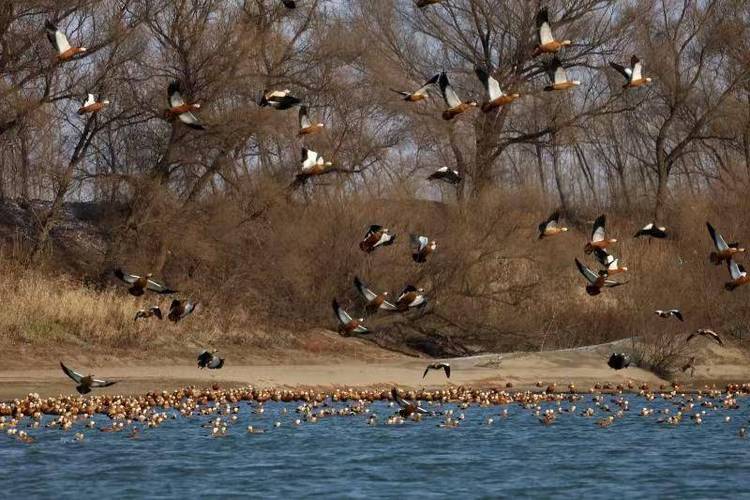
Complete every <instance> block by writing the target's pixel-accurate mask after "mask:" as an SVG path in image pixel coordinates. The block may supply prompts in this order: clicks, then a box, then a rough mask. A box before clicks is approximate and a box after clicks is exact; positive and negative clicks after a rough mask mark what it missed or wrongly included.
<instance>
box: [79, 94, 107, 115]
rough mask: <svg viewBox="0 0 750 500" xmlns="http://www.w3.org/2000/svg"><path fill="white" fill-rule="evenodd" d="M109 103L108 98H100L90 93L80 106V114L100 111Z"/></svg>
mask: <svg viewBox="0 0 750 500" xmlns="http://www.w3.org/2000/svg"><path fill="white" fill-rule="evenodd" d="M108 104H109V101H108V100H106V99H104V100H98V99H97V98H96V97H94V94H88V96H87V97H86V100H85V101H84V102H83V104H82V105H81V107H80V108H78V114H79V115H85V114H86V113H91V114H93V113H98V112H99V111H101V110H102V109H104V106H107V105H108Z"/></svg>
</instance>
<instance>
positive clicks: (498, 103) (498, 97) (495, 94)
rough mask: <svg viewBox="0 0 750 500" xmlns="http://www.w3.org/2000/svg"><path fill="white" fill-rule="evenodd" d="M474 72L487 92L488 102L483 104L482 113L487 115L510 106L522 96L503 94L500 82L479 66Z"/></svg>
mask: <svg viewBox="0 0 750 500" xmlns="http://www.w3.org/2000/svg"><path fill="white" fill-rule="evenodd" d="M474 72H475V73H476V74H477V77H478V78H479V81H480V82H482V85H484V90H485V92H487V101H486V102H485V103H483V104H482V111H484V112H485V113H488V112H490V111H492V110H493V109H497V108H499V107H502V106H505V105H506V104H510V103H512V102H513V101H515V100H516V99H518V98H519V97H521V94H506V93H505V92H503V91H502V89H501V88H500V84H499V83H498V81H497V80H495V79H494V78H492V76H491V75H490V74H489V73H488V72H487V70H486V69H484V68H482V67H480V66H477V67H476V68H474Z"/></svg>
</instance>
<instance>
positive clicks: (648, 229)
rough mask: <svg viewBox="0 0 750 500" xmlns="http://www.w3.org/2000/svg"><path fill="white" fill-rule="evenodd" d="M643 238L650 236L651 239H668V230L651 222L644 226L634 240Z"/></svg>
mask: <svg viewBox="0 0 750 500" xmlns="http://www.w3.org/2000/svg"><path fill="white" fill-rule="evenodd" d="M641 236H648V237H650V238H659V239H664V238H666V237H667V228H666V227H664V226H657V225H656V224H655V223H653V222H649V223H648V224H646V225H645V226H643V227H642V228H641V229H640V230H639V231H638V232H637V233H635V235H634V236H633V237H634V238H640V237H641Z"/></svg>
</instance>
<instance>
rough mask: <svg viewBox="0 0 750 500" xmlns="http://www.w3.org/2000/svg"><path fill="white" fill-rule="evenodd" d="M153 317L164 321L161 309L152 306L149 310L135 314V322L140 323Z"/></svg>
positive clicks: (142, 310) (140, 310)
mask: <svg viewBox="0 0 750 500" xmlns="http://www.w3.org/2000/svg"><path fill="white" fill-rule="evenodd" d="M151 317H156V318H158V319H162V315H161V309H160V308H159V306H151V307H149V308H148V309H139V310H138V311H137V312H136V313H135V318H133V321H138V320H139V319H141V318H144V319H146V318H151Z"/></svg>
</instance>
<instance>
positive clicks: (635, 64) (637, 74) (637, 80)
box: [609, 56, 651, 89]
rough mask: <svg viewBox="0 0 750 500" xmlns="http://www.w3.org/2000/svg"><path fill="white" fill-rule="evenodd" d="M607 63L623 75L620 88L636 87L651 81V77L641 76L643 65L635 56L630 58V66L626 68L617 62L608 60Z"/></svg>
mask: <svg viewBox="0 0 750 500" xmlns="http://www.w3.org/2000/svg"><path fill="white" fill-rule="evenodd" d="M609 65H610V66H612V67H613V68H614V69H616V70H617V72H618V73H620V74H621V75H622V76H624V77H625V81H626V82H627V83H625V85H623V86H622V88H624V89H627V88H636V87H640V86H642V85H647V84H649V83H651V78H648V77H646V78H643V75H642V72H643V65H642V64H641V61H640V60H639V59H638V57H637V56H633V57H631V58H630V67H629V68H626V67H624V66H622V65H620V64H617V63H616V62H613V61H610V62H609Z"/></svg>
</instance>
